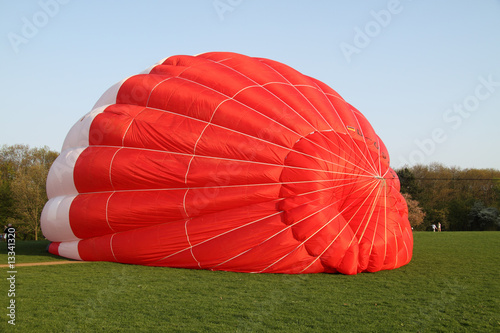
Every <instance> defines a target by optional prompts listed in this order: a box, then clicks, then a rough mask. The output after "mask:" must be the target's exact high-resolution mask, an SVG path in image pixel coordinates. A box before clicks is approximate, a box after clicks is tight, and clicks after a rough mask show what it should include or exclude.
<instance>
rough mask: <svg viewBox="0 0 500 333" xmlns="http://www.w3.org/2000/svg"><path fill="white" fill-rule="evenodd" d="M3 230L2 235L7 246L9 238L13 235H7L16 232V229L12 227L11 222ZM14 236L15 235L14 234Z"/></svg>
mask: <svg viewBox="0 0 500 333" xmlns="http://www.w3.org/2000/svg"><path fill="white" fill-rule="evenodd" d="M3 232H4V235H3V237H4V238H5V241H6V242H7V246H9V238H13V237H10V236H9V235H10V234H14V235H15V234H16V229H14V227H12V224H10V223H9V224H8V225H7V226H6V227H5V229H4V230H3ZM14 237H15V236H14Z"/></svg>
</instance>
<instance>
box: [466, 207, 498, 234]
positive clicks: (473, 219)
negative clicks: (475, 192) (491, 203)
mask: <svg viewBox="0 0 500 333" xmlns="http://www.w3.org/2000/svg"><path fill="white" fill-rule="evenodd" d="M469 229H470V230H498V229H500V212H499V211H498V209H497V208H495V207H485V205H484V204H483V203H482V202H481V201H476V202H475V203H474V206H473V207H472V209H471V210H470V212H469Z"/></svg>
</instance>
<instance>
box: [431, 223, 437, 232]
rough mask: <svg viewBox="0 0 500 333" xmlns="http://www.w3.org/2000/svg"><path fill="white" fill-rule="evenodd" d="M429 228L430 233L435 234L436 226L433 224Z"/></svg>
mask: <svg viewBox="0 0 500 333" xmlns="http://www.w3.org/2000/svg"><path fill="white" fill-rule="evenodd" d="M431 227H432V231H433V232H436V225H435V224H432V225H431Z"/></svg>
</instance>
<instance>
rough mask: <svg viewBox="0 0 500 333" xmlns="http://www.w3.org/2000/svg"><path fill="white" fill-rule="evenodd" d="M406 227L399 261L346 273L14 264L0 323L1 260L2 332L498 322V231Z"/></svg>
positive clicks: (23, 253) (344, 328) (20, 248)
mask: <svg viewBox="0 0 500 333" xmlns="http://www.w3.org/2000/svg"><path fill="white" fill-rule="evenodd" d="M414 237H415V248H414V256H413V260H412V262H411V263H410V264H408V265H407V266H405V267H402V268H399V269H397V270H393V271H383V272H378V273H374V274H358V275H355V276H344V275H333V274H313V275H279V274H244V273H230V272H209V271H197V270H185V269H172V268H159V267H142V266H132V265H122V264H113V263H86V264H69V265H55V266H34V267H18V268H17V274H16V297H15V300H16V326H15V327H11V325H9V324H8V323H7V320H8V319H9V318H8V317H7V316H6V315H7V313H8V312H7V311H8V310H7V309H6V307H7V306H8V305H9V303H8V301H9V298H8V297H7V292H8V289H9V285H8V283H7V279H6V277H7V270H8V269H7V268H1V269H2V270H3V272H4V273H3V276H4V277H5V278H3V279H2V283H1V284H0V288H2V291H0V293H1V294H2V295H3V296H2V298H1V308H2V309H4V310H3V311H4V314H2V316H1V318H3V319H2V320H1V322H0V331H19V332H114V331H130V332H135V331H144V332H151V331H154V332H246V331H248V332H270V331H282V332H321V331H323V332H500V285H499V281H498V278H499V277H500V253H499V249H500V232H442V233H432V232H416V233H415V234H414ZM0 245H2V244H0ZM46 245H47V242H18V243H17V248H16V253H17V254H16V260H17V262H40V261H53V260H61V259H59V258H57V257H54V256H51V255H48V254H46V253H45V252H44V251H45V247H46ZM2 263H7V256H6V254H5V246H3V247H2V249H1V252H0V264H2ZM0 311H1V310H0Z"/></svg>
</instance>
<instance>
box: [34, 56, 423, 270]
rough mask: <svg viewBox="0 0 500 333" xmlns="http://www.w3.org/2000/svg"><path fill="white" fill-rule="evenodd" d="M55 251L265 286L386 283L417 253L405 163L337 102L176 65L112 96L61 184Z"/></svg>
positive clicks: (80, 141) (73, 145)
mask: <svg viewBox="0 0 500 333" xmlns="http://www.w3.org/2000/svg"><path fill="white" fill-rule="evenodd" d="M47 194H48V197H49V201H48V202H47V204H46V205H45V207H44V210H43V213H42V219H41V221H42V222H41V226H42V231H43V233H44V235H45V237H46V238H47V239H49V240H50V241H51V242H52V243H51V244H50V246H49V252H50V253H53V254H56V255H60V256H63V257H67V258H71V259H77V260H86V261H111V262H119V263H127V264H138V265H147V266H168V267H179V268H192V269H207V270H225V271H235V272H254V273H290V274H298V273H320V272H327V273H343V274H357V273H359V272H376V271H379V270H389V269H394V268H397V267H400V266H402V265H405V264H407V263H408V262H409V261H410V260H411V257H412V249H413V238H412V232H411V227H410V224H409V222H408V210H407V206H406V203H405V200H404V199H403V197H402V196H401V194H400V192H399V181H398V178H397V176H396V174H395V172H394V171H393V170H392V169H391V168H390V166H389V154H388V152H387V149H386V147H385V146H384V144H383V142H382V140H380V138H379V137H378V136H377V134H376V133H375V131H374V130H373V128H372V126H371V125H370V123H369V122H368V121H367V119H366V118H365V117H364V116H363V115H362V114H361V113H360V112H359V111H358V110H357V109H355V108H354V107H353V106H352V105H350V104H349V103H347V102H346V101H345V100H344V99H343V98H342V97H341V96H340V95H339V94H338V93H337V92H335V91H334V90H333V89H332V88H330V87H329V86H327V85H326V84H324V83H323V82H321V81H319V80H316V79H314V78H311V77H308V76H306V75H303V74H301V73H299V72H298V71H296V70H294V69H292V68H291V67H288V66H286V65H284V64H282V63H279V62H276V61H273V60H269V59H264V58H253V57H248V56H245V55H241V54H236V53H228V52H212V53H204V54H200V55H197V56H186V55H179V56H172V57H169V58H167V59H165V60H163V61H161V62H159V63H158V64H156V65H154V66H152V67H151V68H149V69H148V70H146V71H144V72H143V73H141V74H138V75H134V76H132V77H129V78H127V79H125V80H123V81H121V82H119V83H118V84H116V85H115V86H113V87H111V88H110V89H109V90H108V91H106V92H105V93H104V94H103V96H102V97H101V98H100V99H99V100H98V101H97V103H96V105H95V106H94V108H93V109H92V111H90V112H89V113H88V114H86V115H85V116H83V117H82V118H81V119H80V120H79V121H78V122H77V123H76V124H75V125H74V126H73V127H72V128H71V130H70V131H69V133H68V135H67V137H66V139H65V141H64V144H63V147H62V152H61V154H60V156H59V157H58V158H57V160H56V161H55V162H54V164H53V166H52V167H51V169H50V172H49V175H48V179H47Z"/></svg>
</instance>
